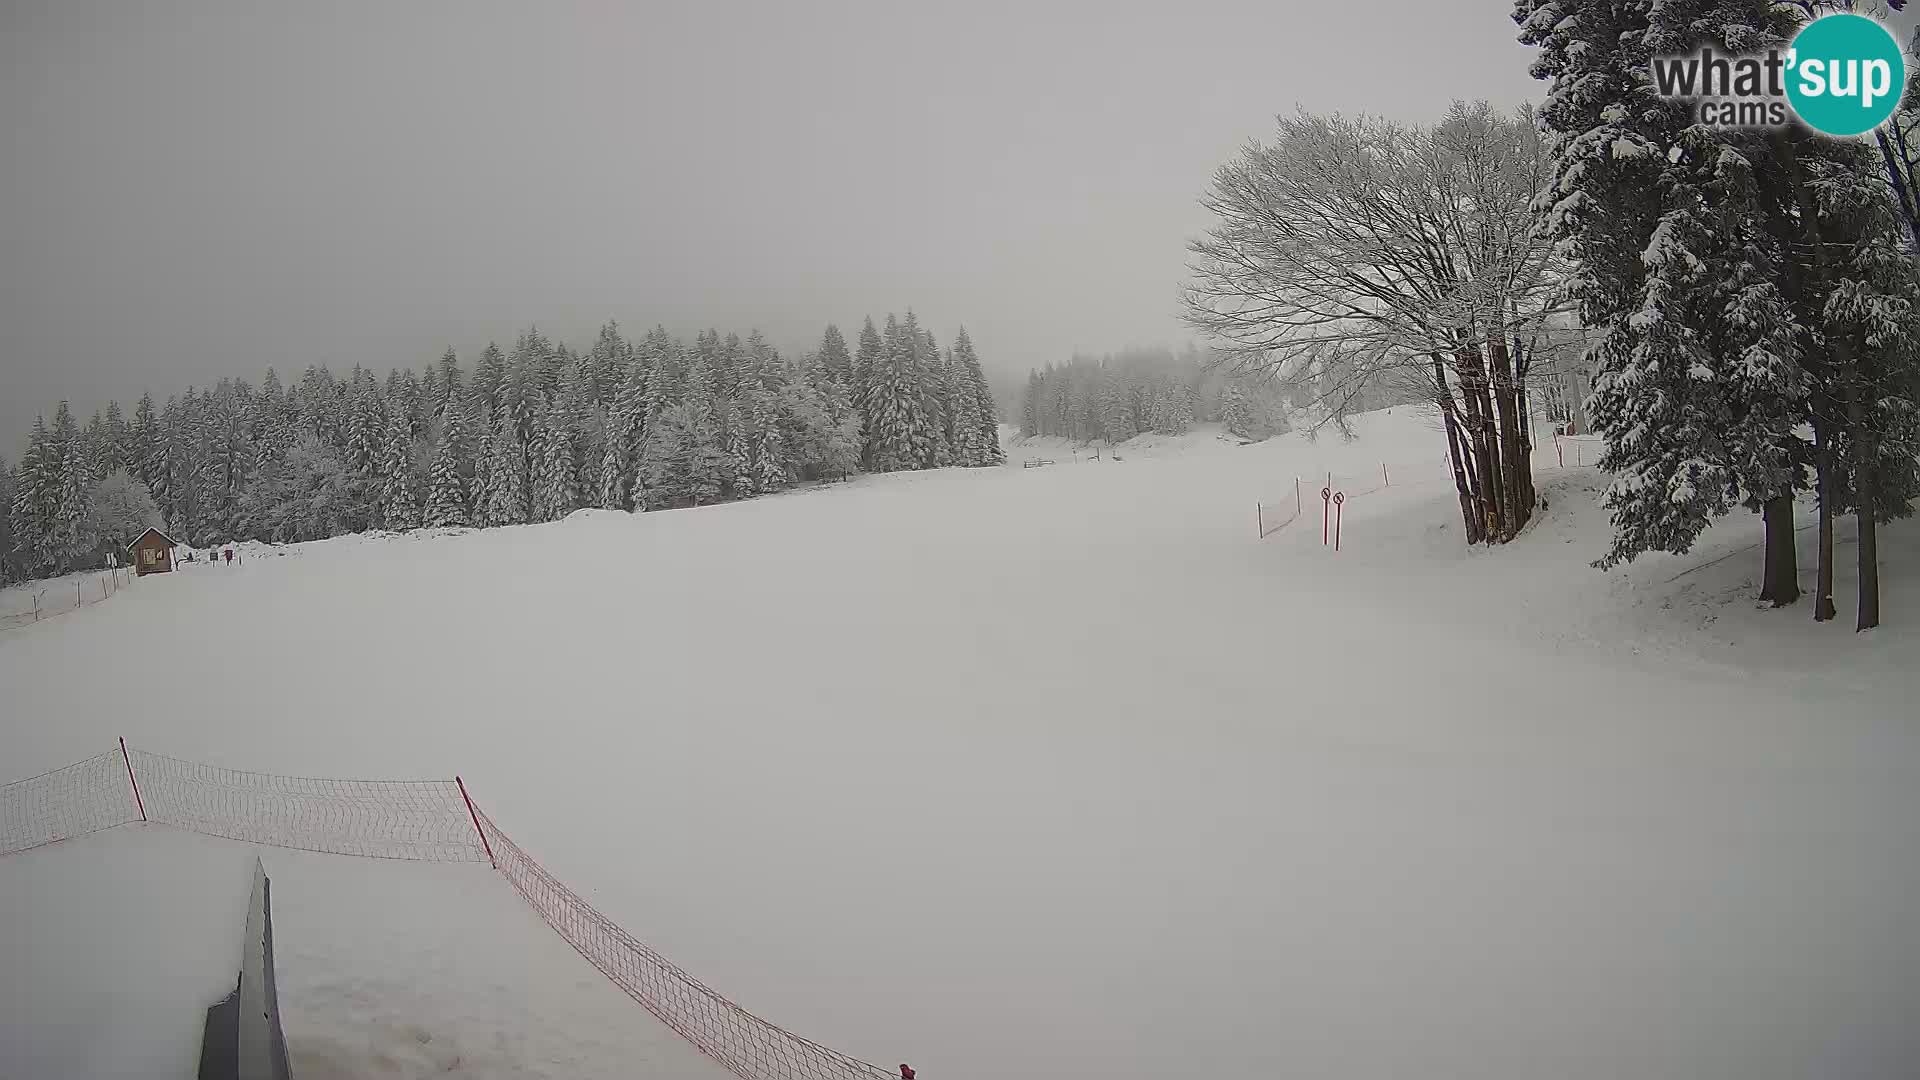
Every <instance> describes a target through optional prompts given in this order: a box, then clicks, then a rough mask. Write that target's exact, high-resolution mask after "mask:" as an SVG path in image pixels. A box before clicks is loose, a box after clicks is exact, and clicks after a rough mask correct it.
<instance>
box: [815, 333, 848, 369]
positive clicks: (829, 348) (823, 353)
mask: <svg viewBox="0 0 1920 1080" xmlns="http://www.w3.org/2000/svg"><path fill="white" fill-rule="evenodd" d="M816 355H817V358H818V360H819V362H820V367H821V368H822V369H823V370H824V371H825V372H826V375H827V377H828V378H830V379H833V380H834V381H836V382H840V383H845V382H847V381H848V380H849V379H851V378H852V377H853V358H852V357H851V356H849V355H848V354H847V339H846V338H844V337H842V336H840V328H839V327H838V326H835V325H833V324H832V323H828V324H827V331H826V333H824V334H822V335H820V351H819V353H818V354H816Z"/></svg>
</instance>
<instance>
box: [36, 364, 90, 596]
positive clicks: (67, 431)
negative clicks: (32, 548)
mask: <svg viewBox="0 0 1920 1080" xmlns="http://www.w3.org/2000/svg"><path fill="white" fill-rule="evenodd" d="M56 462H57V465H56V464H55V463H56ZM47 464H48V465H51V466H53V467H54V468H55V471H54V473H53V475H52V477H51V479H52V481H53V482H54V484H55V485H56V486H55V488H54V490H55V492H56V494H55V496H54V506H53V520H52V522H51V523H50V525H51V528H50V532H49V534H48V538H47V539H48V543H47V548H48V554H49V555H50V556H51V557H52V562H53V566H54V572H56V573H60V572H64V571H67V570H71V569H73V568H74V567H75V566H77V565H78V561H79V559H80V556H81V554H82V551H81V524H82V522H83V521H85V519H86V516H87V498H88V495H89V493H90V492H91V491H92V489H93V481H92V478H91V477H89V476H88V475H87V466H86V456H85V451H84V448H83V447H82V446H81V444H80V431H79V428H78V426H77V425H75V423H74V420H73V411H72V410H71V409H70V408H68V406H67V403H66V402H64V401H62V402H61V403H60V405H59V407H58V408H57V409H55V410H54V414H53V429H52V431H51V432H50V436H49V453H48V462H47Z"/></svg>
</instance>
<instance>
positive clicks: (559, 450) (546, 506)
mask: <svg viewBox="0 0 1920 1080" xmlns="http://www.w3.org/2000/svg"><path fill="white" fill-rule="evenodd" d="M534 433H535V440H536V441H535V451H536V453H537V458H536V461H535V468H534V492H533V520H535V521H558V520H560V519H561V518H563V517H566V516H567V515H568V514H571V513H573V512H574V511H575V510H578V509H579V508H580V475H579V472H578V471H577V470H576V469H575V468H574V463H573V438H572V436H571V434H570V433H569V432H568V430H567V428H566V427H565V425H564V423H563V418H562V417H561V415H560V414H559V413H558V411H557V410H555V409H554V408H553V406H552V405H550V404H546V403H543V404H541V405H540V407H539V411H538V412H537V413H536V414H535V417H534Z"/></svg>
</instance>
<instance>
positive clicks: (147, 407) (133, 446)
mask: <svg viewBox="0 0 1920 1080" xmlns="http://www.w3.org/2000/svg"><path fill="white" fill-rule="evenodd" d="M268 374H272V373H271V372H269V373H268ZM159 424H160V418H159V415H158V414H157V413H155V412H154V408H153V394H152V393H149V392H143V393H142V394H141V395H140V402H139V404H137V405H135V406H134V409H133V425H132V427H131V428H129V429H128V432H127V438H128V441H129V443H130V449H129V450H128V451H127V466H128V468H130V469H131V470H132V471H133V475H134V477H135V478H136V479H138V480H139V481H140V482H141V483H142V484H145V485H146V486H147V490H148V491H152V490H153V485H154V480H155V478H156V476H155V474H156V472H157V470H158V467H159V453H160V428H159ZM155 501H156V502H157V501H159V500H158V498H157V497H156V499H155Z"/></svg>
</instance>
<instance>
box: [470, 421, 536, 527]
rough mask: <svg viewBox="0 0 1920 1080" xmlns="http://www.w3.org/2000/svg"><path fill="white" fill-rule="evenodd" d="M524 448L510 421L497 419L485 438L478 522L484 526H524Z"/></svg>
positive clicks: (525, 492) (525, 478)
mask: <svg viewBox="0 0 1920 1080" xmlns="http://www.w3.org/2000/svg"><path fill="white" fill-rule="evenodd" d="M526 458H527V455H526V450H525V448H523V447H522V446H521V445H520V440H519V437H518V436H517V435H516V434H515V432H514V428H513V425H512V423H511V422H510V421H509V420H507V419H506V418H504V417H503V418H499V419H497V420H496V421H495V423H494V429H493V434H492V435H491V436H490V437H489V438H488V439H487V476H486V483H485V486H484V487H483V488H482V489H481V490H482V496H481V498H482V501H483V503H484V509H483V510H481V511H480V522H481V524H483V525H486V526H496V525H524V524H526V522H527V506H528V500H527V476H526V471H525V463H526Z"/></svg>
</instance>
